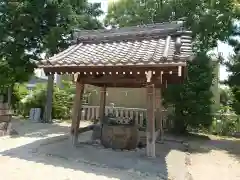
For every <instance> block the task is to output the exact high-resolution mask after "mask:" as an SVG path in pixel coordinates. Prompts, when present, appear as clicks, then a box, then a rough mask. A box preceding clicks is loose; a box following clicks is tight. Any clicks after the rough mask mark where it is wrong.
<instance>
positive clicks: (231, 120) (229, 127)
mask: <svg viewBox="0 0 240 180" xmlns="http://www.w3.org/2000/svg"><path fill="white" fill-rule="evenodd" d="M239 118H240V117H239V116H238V115H236V114H235V113H234V112H233V111H232V109H231V108H230V107H229V106H222V107H221V109H220V111H219V113H218V114H216V115H215V116H214V120H213V123H212V126H211V127H210V132H211V133H213V134H218V135H223V136H226V135H230V134H232V133H235V132H237V131H238V130H239V128H240V127H239V125H240V119H239Z"/></svg>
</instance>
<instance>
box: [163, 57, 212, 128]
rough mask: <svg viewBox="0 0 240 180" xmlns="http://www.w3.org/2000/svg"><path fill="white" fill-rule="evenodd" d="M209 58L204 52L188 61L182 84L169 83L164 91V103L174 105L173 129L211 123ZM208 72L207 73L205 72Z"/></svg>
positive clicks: (202, 125)
mask: <svg viewBox="0 0 240 180" xmlns="http://www.w3.org/2000/svg"><path fill="white" fill-rule="evenodd" d="M211 69H212V66H211V59H210V58H209V57H207V56H206V55H205V54H198V56H196V58H195V59H194V60H193V61H192V62H189V65H188V78H187V80H186V81H185V83H184V84H182V85H169V86H168V89H167V90H166V91H165V92H164V94H163V96H164V100H165V103H166V104H171V105H173V107H174V112H175V113H174V114H173V115H172V118H173V120H174V122H175V127H174V131H175V132H179V133H184V132H185V131H186V130H187V128H189V127H191V128H197V127H208V126H210V125H211V122H212V116H211V104H212V100H211V98H212V92H211V91H209V89H210V87H211V85H212V79H213V74H212V73H211V72H212V70H211ZM207 72H208V73H207Z"/></svg>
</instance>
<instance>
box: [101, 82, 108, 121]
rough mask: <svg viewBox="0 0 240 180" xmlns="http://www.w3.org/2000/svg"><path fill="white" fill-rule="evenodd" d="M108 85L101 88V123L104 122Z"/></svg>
mask: <svg viewBox="0 0 240 180" xmlns="http://www.w3.org/2000/svg"><path fill="white" fill-rule="evenodd" d="M106 89H107V88H106V86H104V87H102V88H101V89H100V108H99V118H100V124H102V123H103V119H104V116H105V106H106Z"/></svg>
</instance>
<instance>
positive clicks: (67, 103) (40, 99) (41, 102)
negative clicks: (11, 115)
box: [16, 82, 74, 119]
mask: <svg viewBox="0 0 240 180" xmlns="http://www.w3.org/2000/svg"><path fill="white" fill-rule="evenodd" d="M46 91H47V89H46V85H45V84H37V85H36V87H35V88H34V90H33V91H32V93H31V94H30V93H29V91H28V90H27V88H26V86H24V85H21V86H19V88H17V91H16V94H17V96H18V97H20V98H19V99H20V101H19V102H18V104H17V109H18V113H19V114H20V115H22V116H24V117H26V116H28V115H29V112H30V109H31V108H41V112H42V114H41V118H42V117H43V113H44V109H45V105H46V94H47V92H46ZM73 99H74V87H72V86H71V85H70V83H67V82H65V83H64V88H63V89H59V88H57V87H54V93H53V111H52V118H55V119H69V118H70V117H71V109H72V104H73Z"/></svg>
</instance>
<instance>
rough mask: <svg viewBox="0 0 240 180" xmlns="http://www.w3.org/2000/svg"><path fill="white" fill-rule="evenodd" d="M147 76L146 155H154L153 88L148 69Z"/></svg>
mask: <svg viewBox="0 0 240 180" xmlns="http://www.w3.org/2000/svg"><path fill="white" fill-rule="evenodd" d="M146 78H147V84H148V86H147V91H146V94H147V132H146V135H147V149H146V150H147V152H146V153H147V156H149V157H155V156H156V154H155V141H156V135H155V90H154V85H153V84H151V78H152V71H148V72H147V74H146Z"/></svg>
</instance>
